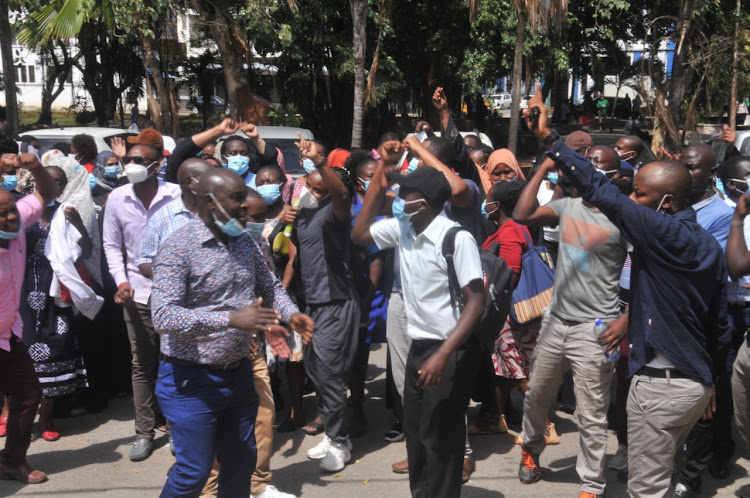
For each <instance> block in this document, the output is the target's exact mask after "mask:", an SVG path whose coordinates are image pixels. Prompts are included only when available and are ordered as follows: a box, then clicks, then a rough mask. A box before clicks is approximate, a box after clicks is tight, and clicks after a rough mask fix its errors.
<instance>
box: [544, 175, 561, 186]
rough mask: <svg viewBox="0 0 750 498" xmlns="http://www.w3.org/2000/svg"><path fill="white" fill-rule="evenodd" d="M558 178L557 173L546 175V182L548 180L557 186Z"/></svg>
mask: <svg viewBox="0 0 750 498" xmlns="http://www.w3.org/2000/svg"><path fill="white" fill-rule="evenodd" d="M558 178H560V174H559V173H547V180H549V181H550V182H551V183H552V184H553V185H557V179H558Z"/></svg>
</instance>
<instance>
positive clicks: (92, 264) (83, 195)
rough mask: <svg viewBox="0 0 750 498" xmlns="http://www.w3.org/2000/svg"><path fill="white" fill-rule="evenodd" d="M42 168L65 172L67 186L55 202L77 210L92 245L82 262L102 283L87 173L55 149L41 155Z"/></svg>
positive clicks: (96, 228)
mask: <svg viewBox="0 0 750 498" xmlns="http://www.w3.org/2000/svg"><path fill="white" fill-rule="evenodd" d="M42 166H44V167H45V168H46V167H48V166H57V167H58V168H60V169H62V170H63V171H64V172H65V176H66V177H67V179H68V185H67V186H66V187H65V190H64V191H63V193H62V195H61V196H60V197H58V198H57V202H60V203H63V202H69V203H70V204H72V205H73V207H75V208H76V209H77V210H78V213H79V214H80V215H81V220H83V225H84V226H85V227H86V230H87V231H88V232H89V237H91V240H92V242H93V244H94V248H93V250H92V251H91V257H89V258H88V259H87V260H85V261H84V264H85V265H86V269H87V270H88V271H89V274H91V278H93V279H94V280H95V281H96V282H97V283H98V284H100V285H101V283H102V268H101V262H102V238H101V235H100V234H99V224H98V222H97V219H96V209H95V207H94V201H93V199H92V198H91V187H90V185H89V172H88V171H87V170H86V168H84V167H83V166H82V165H80V164H78V161H76V160H75V159H71V158H69V157H68V156H66V155H65V154H63V153H62V152H60V151H59V150H57V149H52V150H49V151H47V152H45V153H44V154H42Z"/></svg>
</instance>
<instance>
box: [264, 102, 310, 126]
mask: <svg viewBox="0 0 750 498" xmlns="http://www.w3.org/2000/svg"><path fill="white" fill-rule="evenodd" d="M268 117H269V118H270V120H271V124H272V125H273V126H292V127H295V128H298V127H299V126H300V125H301V124H302V117H301V116H300V115H299V114H298V113H297V108H296V107H295V106H294V104H284V105H280V106H276V107H274V108H273V109H271V110H270V111H269V112H268Z"/></svg>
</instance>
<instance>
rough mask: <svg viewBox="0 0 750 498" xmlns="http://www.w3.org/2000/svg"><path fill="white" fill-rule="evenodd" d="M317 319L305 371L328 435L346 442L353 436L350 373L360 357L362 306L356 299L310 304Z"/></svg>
mask: <svg viewBox="0 0 750 498" xmlns="http://www.w3.org/2000/svg"><path fill="white" fill-rule="evenodd" d="M307 311H308V314H309V315H310V317H311V318H312V319H313V320H315V330H314V332H313V338H312V341H310V344H308V345H306V346H305V371H306V372H307V375H309V376H310V379H311V380H312V382H313V385H314V386H315V391H316V392H317V395H318V413H319V414H320V418H321V419H323V427H325V431H326V435H328V437H330V438H331V440H332V441H336V442H339V443H343V442H345V441H346V440H347V438H348V437H349V435H348V433H347V430H346V428H345V427H344V411H345V409H346V391H347V389H348V388H349V374H350V373H351V370H352V365H353V364H354V357H355V355H356V354H357V334H358V333H359V318H360V313H359V304H358V303H357V301H356V300H354V299H348V300H346V301H332V302H330V303H325V304H308V305H307Z"/></svg>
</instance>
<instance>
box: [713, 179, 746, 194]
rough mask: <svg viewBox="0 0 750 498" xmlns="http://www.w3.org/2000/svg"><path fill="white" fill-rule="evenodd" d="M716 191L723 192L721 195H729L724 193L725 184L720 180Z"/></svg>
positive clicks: (717, 181)
mask: <svg viewBox="0 0 750 498" xmlns="http://www.w3.org/2000/svg"><path fill="white" fill-rule="evenodd" d="M716 190H718V191H719V192H721V195H727V193H726V192H725V191H724V182H722V181H721V179H720V178H717V179H716ZM737 190H739V191H740V192H742V190H740V189H737Z"/></svg>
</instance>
